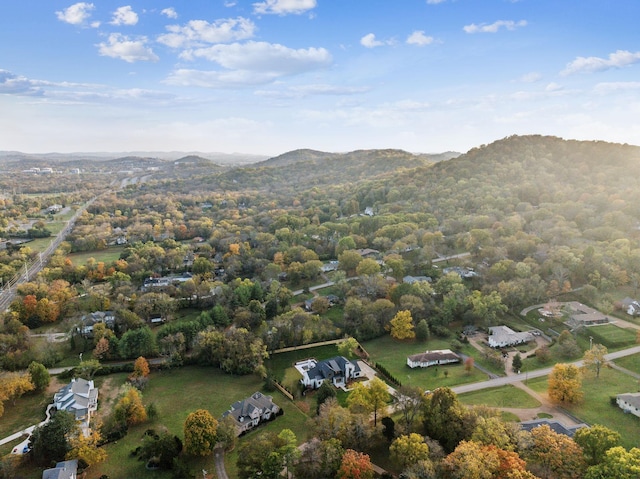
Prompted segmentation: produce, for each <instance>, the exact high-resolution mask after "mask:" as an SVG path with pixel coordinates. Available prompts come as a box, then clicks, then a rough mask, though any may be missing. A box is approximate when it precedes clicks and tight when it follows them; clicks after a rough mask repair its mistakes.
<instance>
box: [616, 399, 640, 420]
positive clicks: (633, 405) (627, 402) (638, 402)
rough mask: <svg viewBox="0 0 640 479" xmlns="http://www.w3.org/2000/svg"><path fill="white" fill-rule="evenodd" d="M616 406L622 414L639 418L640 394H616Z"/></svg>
mask: <svg viewBox="0 0 640 479" xmlns="http://www.w3.org/2000/svg"><path fill="white" fill-rule="evenodd" d="M616 404H618V407H619V408H620V409H622V410H623V411H624V412H628V413H631V414H633V415H634V416H638V417H640V393H627V394H618V395H617V396H616Z"/></svg>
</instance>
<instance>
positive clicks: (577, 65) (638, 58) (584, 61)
mask: <svg viewBox="0 0 640 479" xmlns="http://www.w3.org/2000/svg"><path fill="white" fill-rule="evenodd" d="M638 62H640V52H630V51H628V50H617V51H616V52H614V53H610V54H609V57H608V58H600V57H578V58H576V59H575V60H573V61H572V62H571V63H569V64H567V66H566V68H565V69H564V70H563V71H562V72H561V74H562V75H571V74H573V73H594V72H601V71H605V70H611V69H613V68H622V67H626V66H628V65H633V64H634V63H638Z"/></svg>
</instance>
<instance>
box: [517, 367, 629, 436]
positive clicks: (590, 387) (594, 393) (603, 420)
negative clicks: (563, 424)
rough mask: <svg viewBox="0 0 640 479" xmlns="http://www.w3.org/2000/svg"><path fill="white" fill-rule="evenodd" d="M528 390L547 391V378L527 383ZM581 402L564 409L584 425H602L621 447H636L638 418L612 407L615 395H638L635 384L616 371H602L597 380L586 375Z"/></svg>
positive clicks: (626, 376) (614, 406)
mask: <svg viewBox="0 0 640 479" xmlns="http://www.w3.org/2000/svg"><path fill="white" fill-rule="evenodd" d="M527 384H528V386H529V387H530V388H531V389H533V390H535V391H538V392H541V393H545V392H546V391H547V378H546V377H543V378H536V379H530V380H529V381H528V382H527ZM582 390H583V393H584V399H583V401H582V402H581V403H580V404H575V405H568V406H566V409H567V410H568V411H569V412H571V414H573V415H574V416H576V417H578V418H579V419H580V420H581V421H584V422H586V423H587V424H602V425H603V426H607V427H609V428H611V429H613V430H615V431H618V432H619V433H620V435H621V436H622V443H623V446H624V447H626V448H631V447H638V437H640V418H638V417H636V416H633V415H630V414H625V413H623V412H622V410H621V409H620V408H619V407H618V406H616V405H612V404H611V397H615V396H616V395H617V394H622V393H628V392H636V391H638V380H637V379H635V378H632V377H631V376H628V375H626V374H624V373H621V372H619V371H616V370H615V369H608V368H607V369H603V370H602V372H601V373H600V378H599V379H595V377H593V376H591V375H589V376H587V377H586V378H585V379H584V380H583V383H582Z"/></svg>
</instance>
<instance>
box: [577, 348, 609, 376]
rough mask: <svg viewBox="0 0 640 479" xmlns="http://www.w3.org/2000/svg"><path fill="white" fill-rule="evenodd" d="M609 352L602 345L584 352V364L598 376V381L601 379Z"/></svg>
mask: <svg viewBox="0 0 640 479" xmlns="http://www.w3.org/2000/svg"><path fill="white" fill-rule="evenodd" d="M607 353H608V351H607V348H606V347H605V346H603V345H602V344H594V345H593V346H592V347H591V348H589V349H587V350H586V351H585V352H584V357H583V358H582V364H583V365H584V368H585V369H590V370H591V371H593V372H594V373H595V375H596V379H598V378H599V377H600V370H601V369H602V366H604V365H605V364H606V362H607V360H606V355H607Z"/></svg>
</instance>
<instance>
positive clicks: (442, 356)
mask: <svg viewBox="0 0 640 479" xmlns="http://www.w3.org/2000/svg"><path fill="white" fill-rule="evenodd" d="M459 362H460V356H458V355H457V354H456V353H454V352H453V351H451V350H450V349H438V350H434V351H426V352H424V353H419V354H413V355H412V356H409V357H408V358H407V366H409V367H410V368H428V367H429V366H438V365H440V364H450V363H459Z"/></svg>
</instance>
